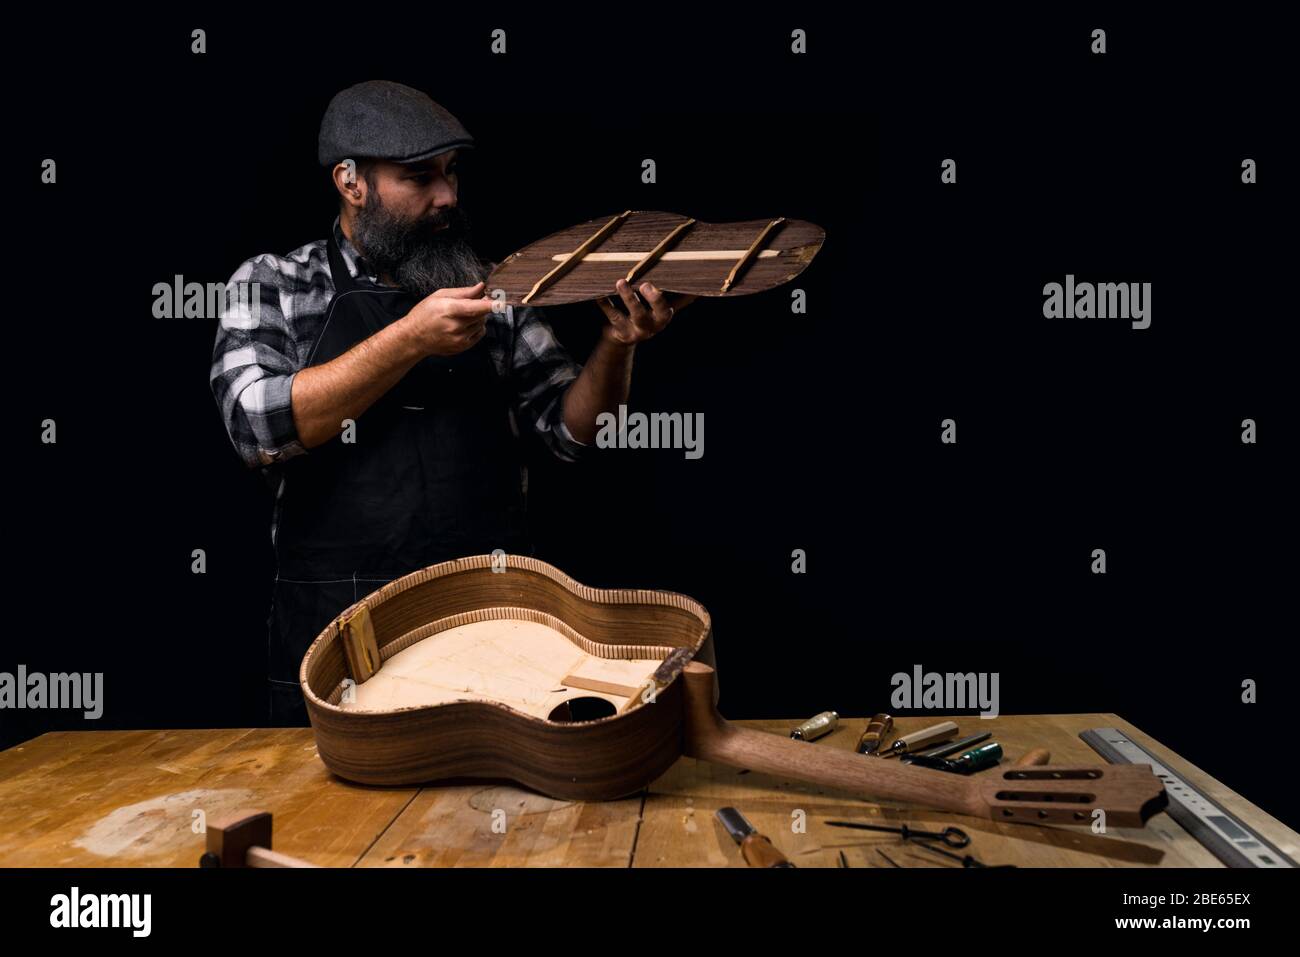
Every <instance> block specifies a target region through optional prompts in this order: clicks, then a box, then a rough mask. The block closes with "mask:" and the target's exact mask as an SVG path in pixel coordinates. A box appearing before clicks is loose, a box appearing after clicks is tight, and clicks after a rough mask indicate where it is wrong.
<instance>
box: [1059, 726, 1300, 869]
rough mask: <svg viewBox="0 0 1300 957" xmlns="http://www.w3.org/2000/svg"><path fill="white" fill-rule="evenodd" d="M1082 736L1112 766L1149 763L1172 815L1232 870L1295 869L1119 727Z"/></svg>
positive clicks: (1241, 823) (1246, 826) (1290, 862)
mask: <svg viewBox="0 0 1300 957" xmlns="http://www.w3.org/2000/svg"><path fill="white" fill-rule="evenodd" d="M1079 737H1080V738H1082V739H1083V740H1084V742H1085V743H1086V744H1087V745H1088V747H1090V748H1092V749H1093V750H1094V751H1096V752H1097V753H1098V754H1100V755H1101V756H1102V757H1103V758H1105V759H1106V760H1107V761H1109V762H1110V763H1111V764H1149V765H1151V770H1152V772H1154V773H1155V776H1156V777H1158V778H1159V779H1160V780H1161V781H1164V782H1165V792H1166V793H1167V794H1168V795H1169V807H1168V808H1167V810H1168V811H1169V816H1170V817H1172V818H1173V819H1174V820H1175V821H1177V822H1178V823H1179V824H1181V825H1182V826H1183V828H1184V829H1185V830H1186V831H1187V833H1189V834H1191V835H1192V837H1194V838H1196V840H1198V841H1199V842H1200V843H1201V845H1202V846H1203V847H1204V848H1205V849H1206V850H1207V851H1209V852H1210V853H1211V854H1213V855H1214V856H1215V857H1217V858H1218V859H1219V860H1221V861H1223V863H1224V864H1226V865H1227V866H1228V867H1295V866H1296V862H1295V861H1293V860H1291V858H1289V857H1287V856H1286V855H1285V854H1283V853H1282V852H1281V851H1279V850H1278V849H1277V848H1276V847H1275V846H1274V845H1272V844H1270V843H1269V842H1268V841H1266V840H1264V838H1262V837H1260V836H1259V834H1258V833H1256V832H1255V831H1254V830H1252V829H1251V828H1250V827H1249V826H1248V825H1246V824H1244V823H1243V822H1242V821H1241V819H1240V818H1238V817H1236V816H1234V815H1233V814H1232V813H1231V812H1230V811H1228V810H1226V809H1225V808H1224V807H1223V806H1222V805H1220V804H1219V803H1218V802H1216V801H1214V800H1213V799H1212V798H1209V797H1207V796H1206V795H1204V794H1202V793H1201V792H1200V791H1199V790H1197V789H1196V788H1195V787H1193V786H1192V785H1191V784H1188V783H1187V782H1186V781H1184V780H1183V779H1182V778H1181V777H1180V776H1179V775H1177V774H1175V773H1174V772H1173V771H1170V770H1169V769H1168V768H1167V767H1165V766H1164V765H1163V764H1161V763H1160V761H1159V760H1158V759H1157V758H1156V756H1155V755H1153V754H1152V753H1151V752H1150V751H1148V750H1147V749H1146V748H1144V747H1142V745H1140V744H1138V743H1137V742H1136V741H1130V740H1129V738H1128V736H1127V735H1126V734H1124V732H1123V731H1120V730H1119V729H1118V728H1093V729H1092V730H1091V731H1080V732H1079Z"/></svg>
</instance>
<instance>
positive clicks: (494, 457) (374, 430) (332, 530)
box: [269, 235, 531, 726]
mask: <svg viewBox="0 0 1300 957" xmlns="http://www.w3.org/2000/svg"><path fill="white" fill-rule="evenodd" d="M329 263H330V274H331V276H332V277H333V280H334V296H333V298H332V299H331V300H330V303H329V306H328V307H327V308H326V310H325V321H324V323H323V325H322V327H321V331H320V334H319V335H318V337H317V340H316V343H315V344H314V346H313V349H312V352H311V355H310V357H309V358H308V360H307V365H308V366H314V365H320V364H322V363H325V362H328V361H330V360H331V359H334V358H336V357H337V356H340V355H342V354H343V353H345V352H347V351H348V350H349V349H351V348H352V347H353V346H354V345H356V344H357V343H358V342H360V341H361V340H363V339H366V338H368V337H370V336H372V335H374V334H375V333H376V332H378V331H379V330H380V329H382V328H383V327H385V326H387V325H388V324H389V323H391V322H394V321H395V320H397V319H400V318H401V317H402V316H404V315H406V313H407V312H409V311H410V309H411V307H412V306H414V305H415V304H416V303H417V302H418V301H419V299H418V297H416V296H413V295H411V294H409V293H406V292H404V291H401V290H395V289H386V288H380V287H375V286H369V285H365V286H362V285H358V284H357V283H356V282H355V281H354V280H353V279H352V276H351V275H350V274H349V273H348V269H347V266H346V264H345V263H344V262H343V257H342V255H340V253H339V250H338V247H337V246H336V244H335V242H334V238H333V236H332V235H331V237H330V239H329ZM511 399H512V396H511V393H510V390H509V388H508V384H507V382H506V381H505V380H503V379H502V377H501V376H500V375H499V374H498V373H497V370H496V367H495V365H494V364H493V362H492V357H491V355H490V354H489V352H488V345H487V341H486V337H485V338H484V339H480V340H479V342H478V343H477V344H475V345H474V346H473V347H472V348H470V349H467V350H466V351H465V352H462V353H460V354H459V355H455V356H430V357H427V358H425V359H423V360H421V361H420V362H419V363H417V364H416V365H415V366H414V367H413V368H412V369H411V370H410V372H408V373H407V374H406V376H405V377H403V378H402V380H401V381H400V382H398V383H397V385H395V386H394V387H393V388H392V389H390V390H389V391H388V393H387V394H386V395H384V396H383V397H382V398H380V399H379V400H378V401H377V402H376V403H375V404H374V405H372V406H371V407H370V408H369V409H367V410H366V411H365V413H364V414H362V415H361V416H360V417H359V418H358V419H357V420H356V425H355V429H354V436H353V438H354V441H352V442H345V441H343V439H344V438H345V437H347V436H346V433H345V434H344V435H342V436H337V437H335V438H333V439H331V440H330V441H328V442H326V443H325V444H323V445H320V446H317V447H316V448H313V449H311V450H309V451H308V452H307V453H306V454H305V455H299V456H296V457H294V458H292V459H290V460H288V461H287V462H286V463H285V465H284V473H283V483H284V484H283V486H282V487H281V491H280V497H279V512H280V517H279V523H278V526H277V532H276V536H275V551H276V562H277V574H276V581H275V591H274V595H273V599H272V606H271V619H270V642H269V656H270V664H269V677H270V698H271V721H272V723H273V724H274V725H277V726H284V725H305V724H306V723H307V711H306V708H305V706H304V705H303V700H302V692H301V690H300V687H299V684H298V668H299V666H300V665H301V663H302V658H303V655H304V654H305V653H306V651H307V647H308V645H310V644H311V642H312V641H313V640H315V638H316V636H317V635H318V634H320V632H321V630H322V629H324V628H325V626H326V625H327V624H329V622H330V620H331V619H333V618H334V617H335V616H336V615H338V614H339V612H341V611H342V610H343V609H344V608H346V607H347V606H348V605H351V604H352V603H353V602H355V601H357V600H359V599H361V598H364V597H365V596H366V595H367V594H369V593H370V592H372V591H374V590H375V589H377V588H379V587H380V586H381V585H383V584H386V583H387V582H390V581H392V580H393V579H394V578H399V577H401V576H402V575H405V574H407V573H409V572H412V571H415V570H417V569H420V568H424V567H426V566H428V565H433V564H436V563H437V562H441V561H446V560H448V559H452V558H461V557H463V556H466V555H475V554H482V553H485V552H491V551H493V550H494V549H497V548H500V549H504V550H505V551H507V552H512V553H524V554H527V553H529V552H530V551H531V549H530V547H529V545H528V542H527V534H526V528H525V519H524V497H523V489H522V481H521V478H522V472H521V463H520V460H519V458H518V455H517V443H516V439H515V436H514V430H513V429H512V427H511V420H510V415H511V411H510V410H511V406H512V401H511Z"/></svg>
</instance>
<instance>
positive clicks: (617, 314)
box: [596, 279, 696, 346]
mask: <svg viewBox="0 0 1300 957" xmlns="http://www.w3.org/2000/svg"><path fill="white" fill-rule="evenodd" d="M614 289H615V291H616V292H617V293H618V295H619V298H620V299H622V300H623V305H624V306H625V307H626V310H624V309H620V308H619V306H618V303H617V301H616V300H615V299H614V297H613V296H606V297H605V298H603V299H597V300H596V305H598V306H600V311H601V312H603V313H604V314H605V318H606V319H608V320H609V322H608V323H607V324H606V325H605V327H604V328H603V329H602V330H601V333H600V334H601V337H602V338H603V339H605V340H607V341H609V342H615V343H618V344H619V345H624V346H631V345H636V344H637V343H638V342H644V341H645V340H646V339H649V338H650V337H651V336H654V335H656V334H658V333H659V332H662V331H663V329H664V327H665V326H667V325H668V323H670V322H672V319H673V316H674V315H675V314H676V313H678V312H680V311H681V310H682V309H684V308H686V306H688V305H689V304H691V303H692V302H694V301H695V299H696V297H695V296H688V295H665V294H664V293H662V292H660V291H659V289H658V288H657V287H656V286H655V285H654V283H649V282H643V283H641V285H640V286H638V287H637V291H638V292H640V293H641V297H640V298H638V297H637V292H634V291H633V289H632V287H631V286H629V285H628V284H627V281H626V280H623V279H620V280H619V281H618V282H617V283H615V284H614Z"/></svg>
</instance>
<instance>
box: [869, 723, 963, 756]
mask: <svg viewBox="0 0 1300 957" xmlns="http://www.w3.org/2000/svg"><path fill="white" fill-rule="evenodd" d="M956 733H957V723H956V722H954V721H944V722H943V723H942V724H936V725H933V726H932V727H929V728H924V729H922V730H920V731H914V732H912V733H911V734H905V735H903V736H902V737H901V738H899V739H898V740H897V741H895V742H894V743H893V744H891V745H890V746H889V747H888V749H886V750H885V751H884V752H882V753H881V755H880V756H881V757H882V758H891V757H894V756H896V755H899V754H906V753H907V752H909V751H916V750H919V749H920V748H927V747H929V746H930V745H932V744H938V743H939V742H940V741H946V740H948V739H949V738H951V737H952V736H953V735H954V734H956Z"/></svg>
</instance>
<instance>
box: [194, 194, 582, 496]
mask: <svg viewBox="0 0 1300 957" xmlns="http://www.w3.org/2000/svg"><path fill="white" fill-rule="evenodd" d="M333 228H334V241H335V242H336V243H337V244H338V247H339V252H340V253H342V255H343V261H344V262H345V263H346V264H347V268H348V272H349V273H351V274H352V276H353V278H354V279H356V280H357V281H358V282H360V283H362V284H365V283H370V284H372V285H374V286H376V288H383V287H382V286H380V285H379V280H378V277H377V276H376V275H375V273H374V271H373V270H372V269H371V267H370V266H369V265H368V264H367V263H366V262H365V260H364V259H363V258H362V257H361V256H360V255H359V254H358V252H357V250H356V249H355V248H354V247H353V246H352V244H351V243H350V242H348V240H347V237H346V236H344V235H343V230H342V228H341V227H340V225H339V220H338V218H337V217H335V219H334V227H333ZM326 248H327V247H326V242H325V240H323V239H321V240H317V241H316V242H313V243H308V244H307V245H305V246H301V247H299V248H298V249H295V250H294V251H293V252H291V253H289V254H288V255H287V256H275V255H271V254H265V255H261V256H255V257H253V258H252V259H249V260H247V261H246V262H244V263H243V264H242V265H241V266H240V267H239V268H238V269H237V270H235V274H234V275H233V276H232V277H231V279H230V283H229V287H230V288H232V289H238V288H241V287H240V286H239V285H238V284H240V283H257V284H258V286H257V287H256V288H257V290H258V293H259V295H258V300H257V303H258V308H257V311H256V315H254V311H253V310H252V309H251V308H250V305H251V304H250V302H249V301H248V297H246V296H245V297H237V296H233V295H232V296H228V297H227V301H226V305H225V306H224V308H223V309H222V311H221V321H220V324H219V325H218V327H217V341H216V346H215V347H214V349H213V355H212V369H211V373H210V375H209V380H210V383H211V386H212V394H213V395H214V396H215V397H216V400H217V405H218V406H219V407H220V409H221V419H222V422H223V423H224V424H225V426H226V431H227V432H228V433H229V435H230V440H231V442H233V443H234V446H235V450H236V451H237V452H238V453H239V455H240V457H241V458H242V459H243V460H244V462H245V464H247V465H248V466H249V467H250V468H258V467H261V468H264V469H266V471H267V472H268V478H270V479H271V481H272V484H278V483H276V482H275V480H274V473H275V472H276V471H278V470H276V469H275V468H274V467H275V466H276V465H277V464H278V463H280V462H283V461H284V460H285V459H288V458H291V457H292V456H295V455H302V454H304V453H306V454H310V453H308V452H307V450H306V449H305V448H304V447H303V445H302V443H301V442H300V441H299V439H298V431H297V428H296V427H295V426H294V421H293V408H292V405H291V404H290V399H289V397H290V393H291V390H292V388H293V377H294V376H295V375H297V373H298V371H299V370H300V369H302V368H303V366H304V364H305V363H306V361H307V356H308V353H309V352H310V351H311V347H312V344H313V343H314V342H315V340H316V336H317V334H318V333H319V331H320V327H321V323H322V321H323V320H324V318H325V309H326V306H328V305H329V301H330V297H331V296H333V295H334V283H333V281H332V280H331V279H330V267H329V256H328V254H327V252H326ZM484 339H485V340H486V345H487V348H488V350H489V353H490V355H491V357H492V361H493V363H494V364H495V366H496V368H497V372H498V373H500V374H501V375H502V376H503V377H505V378H507V379H508V380H509V381H510V382H512V383H513V386H514V390H515V394H516V396H517V399H516V402H515V409H514V412H515V416H516V420H517V421H518V422H520V423H524V424H526V425H528V426H530V427H531V428H532V429H533V430H534V431H536V432H537V434H538V435H539V436H540V437H541V439H542V441H543V442H544V443H545V444H546V446H547V447H548V448H549V449H550V450H551V452H552V453H553V454H554V455H555V456H556V457H558V458H560V459H563V460H565V461H574V460H575V459H576V458H577V457H578V456H579V455H580V454H581V452H582V450H583V449H585V448H586V447H587V446H586V445H585V444H583V443H581V442H579V441H578V440H577V439H575V438H574V437H573V435H572V433H570V432H569V429H568V427H567V426H566V425H565V424H564V413H563V402H562V401H561V399H562V397H563V394H564V391H565V389H566V388H568V385H569V383H570V382H572V381H573V380H574V379H576V378H577V376H578V373H579V372H580V371H581V369H582V367H581V366H580V365H579V364H578V363H577V362H575V361H574V360H573V359H572V358H571V357H570V356H569V354H568V353H567V352H566V351H565V350H564V348H563V347H562V346H561V345H560V344H559V342H558V341H556V338H555V334H554V333H553V332H552V331H551V327H550V325H549V324H548V323H547V322H546V319H545V317H544V316H543V314H542V313H541V311H540V310H538V309H535V308H532V307H528V306H524V307H513V306H507V307H506V309H505V311H504V313H492V314H491V315H489V316H488V319H487V325H486V331H485V334H484Z"/></svg>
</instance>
